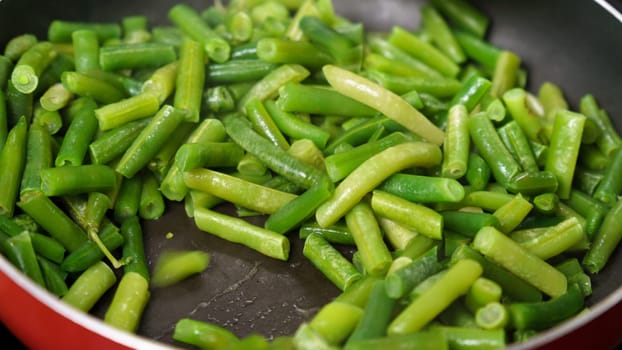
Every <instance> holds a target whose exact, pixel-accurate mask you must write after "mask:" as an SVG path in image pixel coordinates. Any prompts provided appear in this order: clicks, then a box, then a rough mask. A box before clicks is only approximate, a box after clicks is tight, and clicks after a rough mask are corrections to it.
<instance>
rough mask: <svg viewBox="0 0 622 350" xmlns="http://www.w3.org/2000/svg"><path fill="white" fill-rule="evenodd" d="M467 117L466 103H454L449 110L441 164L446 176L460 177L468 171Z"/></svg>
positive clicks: (468, 141)
mask: <svg viewBox="0 0 622 350" xmlns="http://www.w3.org/2000/svg"><path fill="white" fill-rule="evenodd" d="M467 117H468V115H467V109H466V107H465V106H464V105H461V104H458V105H454V106H453V107H451V109H450V110H449V114H448V120H447V127H446V128H445V142H444V143H443V153H444V157H443V163H442V165H441V173H442V175H443V176H444V177H449V178H453V179H458V178H461V177H462V176H463V175H464V174H465V173H466V171H467V164H468V159H469V146H470V139H469V129H468V126H467Z"/></svg>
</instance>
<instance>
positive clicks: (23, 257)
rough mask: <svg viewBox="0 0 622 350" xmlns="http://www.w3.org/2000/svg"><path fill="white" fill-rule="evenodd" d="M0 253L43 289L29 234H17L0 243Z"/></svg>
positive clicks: (43, 285)
mask: <svg viewBox="0 0 622 350" xmlns="http://www.w3.org/2000/svg"><path fill="white" fill-rule="evenodd" d="M0 244H1V246H0V247H1V248H2V251H3V252H4V254H5V255H6V257H7V258H8V259H9V261H11V262H12V263H13V264H14V265H15V266H16V267H17V268H18V269H19V270H20V271H22V272H23V273H24V274H25V275H26V276H28V277H29V278H31V279H32V280H33V281H35V282H36V283H37V284H39V285H40V286H42V287H45V281H44V280H43V275H42V274H41V268H40V266H39V262H38V261H37V256H36V255H35V250H34V248H33V247H32V241H31V240H30V234H29V233H28V232H27V231H24V232H22V233H19V234H17V235H15V236H13V237H10V238H8V239H6V240H4V241H2V242H0Z"/></svg>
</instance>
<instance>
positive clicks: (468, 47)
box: [454, 30, 501, 71]
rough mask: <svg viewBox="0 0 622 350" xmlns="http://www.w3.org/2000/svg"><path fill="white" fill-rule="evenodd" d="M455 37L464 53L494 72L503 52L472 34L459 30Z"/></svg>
mask: <svg viewBox="0 0 622 350" xmlns="http://www.w3.org/2000/svg"><path fill="white" fill-rule="evenodd" d="M454 36H455V38H456V40H457V41H458V43H459V44H460V47H462V49H463V50H464V53H465V54H466V55H467V56H468V57H469V58H471V59H472V60H474V61H476V62H477V63H480V64H481V65H482V66H484V67H486V68H487V69H489V70H491V71H492V70H494V69H495V66H496V65H497V59H498V58H499V54H500V52H501V50H500V49H499V48H497V47H495V46H493V45H492V44H490V43H489V42H487V41H485V40H483V39H482V38H480V37H478V36H477V35H474V34H472V33H469V32H466V31H463V30H457V31H455V32H454Z"/></svg>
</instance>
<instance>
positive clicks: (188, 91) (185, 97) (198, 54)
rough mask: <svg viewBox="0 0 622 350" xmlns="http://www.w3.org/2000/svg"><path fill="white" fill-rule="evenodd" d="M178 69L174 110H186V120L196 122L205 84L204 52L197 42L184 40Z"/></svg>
mask: <svg viewBox="0 0 622 350" xmlns="http://www.w3.org/2000/svg"><path fill="white" fill-rule="evenodd" d="M178 64H179V68H178V70H177V84H176V88H175V100H174V103H173V106H174V107H175V108H180V109H186V110H188V112H189V113H188V115H187V119H186V120H188V121H191V122H198V121H199V115H200V113H201V97H202V93H203V86H204V83H205V58H204V51H203V49H202V48H201V45H200V44H199V42H197V41H194V40H192V39H189V38H185V39H184V40H183V42H182V44H181V48H180V50H179V63H178Z"/></svg>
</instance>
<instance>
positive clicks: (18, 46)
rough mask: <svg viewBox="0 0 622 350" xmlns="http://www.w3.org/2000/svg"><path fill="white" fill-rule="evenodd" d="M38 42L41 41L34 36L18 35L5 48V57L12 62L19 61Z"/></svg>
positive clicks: (27, 34)
mask: <svg viewBox="0 0 622 350" xmlns="http://www.w3.org/2000/svg"><path fill="white" fill-rule="evenodd" d="M38 41H39V40H38V39H37V37H36V36H35V35H34V34H30V33H25V34H20V35H17V36H15V37H13V38H11V40H9V41H8V42H7V43H6V46H5V47H4V56H5V57H6V58H8V59H9V60H11V61H17V60H19V58H20V57H21V56H22V55H23V54H24V53H25V52H26V51H28V49H30V48H31V47H33V46H34V45H35V44H36V43H37V42H38Z"/></svg>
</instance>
